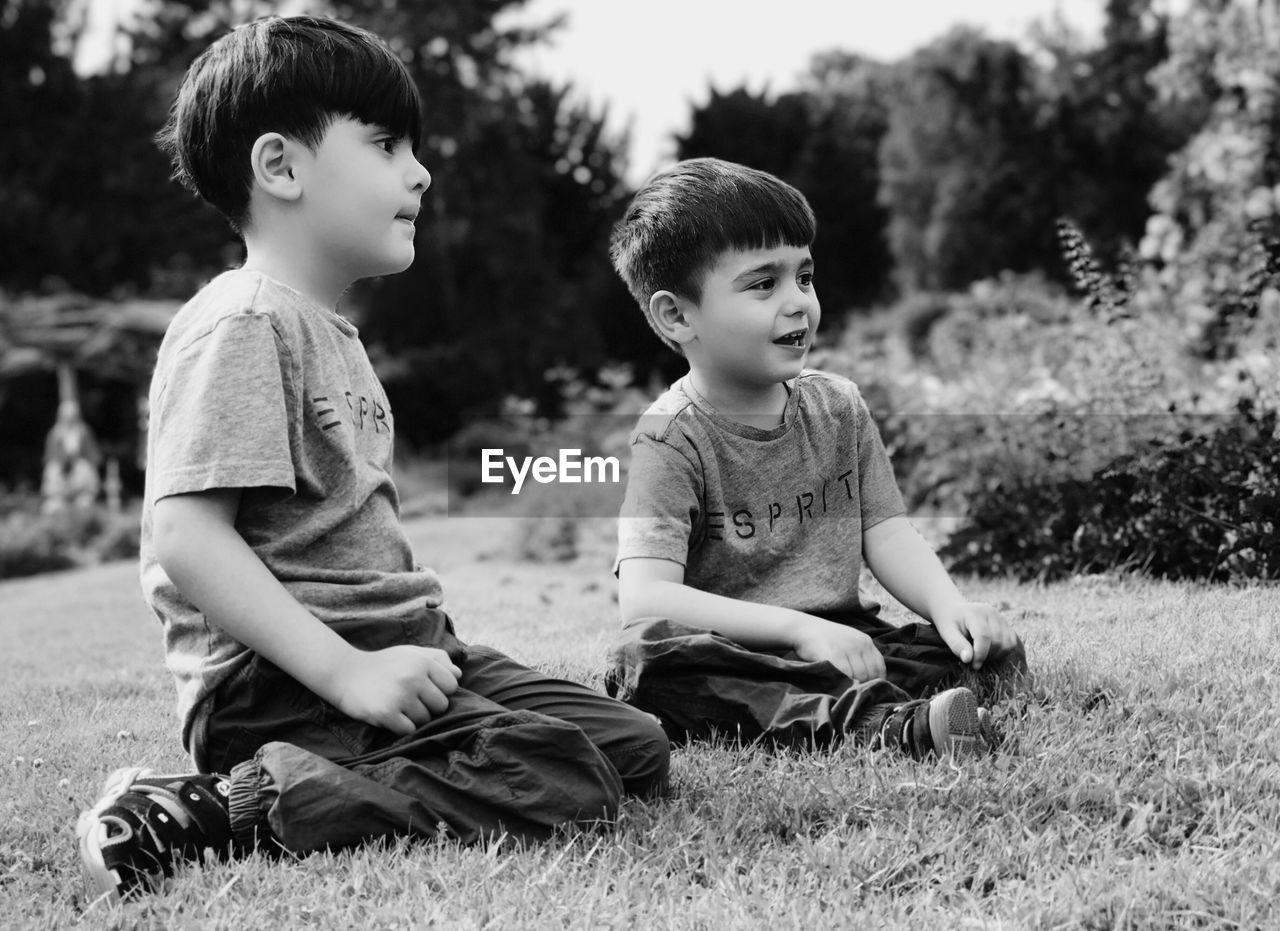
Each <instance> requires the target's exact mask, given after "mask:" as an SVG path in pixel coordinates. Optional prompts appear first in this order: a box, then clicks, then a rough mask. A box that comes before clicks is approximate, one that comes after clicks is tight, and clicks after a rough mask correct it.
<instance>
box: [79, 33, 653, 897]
mask: <svg viewBox="0 0 1280 931" xmlns="http://www.w3.org/2000/svg"><path fill="white" fill-rule="evenodd" d="M420 131H421V126H420V102H419V96H418V90H417V88H416V87H415V85H414V83H413V81H412V79H411V77H410V75H409V72H408V71H407V69H406V68H405V66H404V64H403V62H401V60H400V59H399V58H398V57H397V56H396V55H395V53H393V52H392V51H391V50H390V49H389V48H388V47H387V46H386V45H385V44H384V43H383V42H382V41H381V40H380V39H378V38H376V37H375V36H373V35H371V34H369V33H367V32H365V31H363V30H361V29H357V28H353V27H351V26H347V25H344V24H342V23H340V22H337V21H334V20H328V19H315V18H310V17H293V18H280V17H270V18H267V19H263V20H259V21H256V22H254V23H251V24H249V25H246V26H242V27H240V28H239V29H236V30H234V31H232V32H231V33H230V34H228V35H226V36H224V37H223V38H221V39H219V40H218V41H217V42H215V43H214V44H213V45H212V46H211V47H210V48H209V49H207V50H206V51H205V52H204V53H203V54H202V55H201V56H200V57H199V58H198V59H197V60H196V61H195V63H194V64H192V66H191V68H190V70H189V71H188V72H187V75H186V77H185V79H184V81H183V84H182V87H181V89H180V90H179V92H178V97H177V100H176V102H175V104H174V106H173V109H172V112H171V114H170V118H169V122H168V124H167V126H166V127H165V129H164V131H163V132H162V134H161V137H160V140H161V143H162V145H163V147H164V148H165V149H166V150H167V151H168V152H169V153H170V154H171V155H172V157H173V160H174V164H175V166H176V169H177V177H178V178H179V179H180V180H182V181H183V182H184V183H185V184H186V185H188V186H189V187H190V188H192V189H193V190H194V191H196V192H197V193H198V194H199V195H200V196H202V197H203V198H204V199H205V200H207V201H208V202H209V203H211V204H213V205H214V206H215V207H217V208H218V209H219V210H220V211H222V213H223V214H225V215H226V217H227V218H228V219H229V220H230V222H231V224H232V226H233V227H234V228H235V229H236V230H237V231H238V232H239V233H240V234H241V235H242V236H243V238H244V243H245V253H246V259H245V262H244V265H243V266H241V267H240V268H237V269H234V270H232V271H228V272H226V273H224V274H222V275H220V276H219V277H217V278H215V279H214V280H213V281H212V282H210V283H209V284H207V285H206V286H205V287H204V288H202V289H201V290H200V292H199V293H197V294H196V295H195V296H194V297H193V298H192V299H191V300H190V302H188V303H187V305H186V306H185V307H183V309H182V310H181V311H180V312H179V313H178V315H177V316H176V317H175V318H174V320H173V322H172V324H171V325H170V327H169V330H168V332H167V333H166V335H165V339H164V342H163V345H162V346H161V349H160V354H159V357H158V360H157V365H156V371H155V375H154V378H153V381H152V385H151V395H150V402H151V429H150V436H149V449H148V455H147V489H146V499H145V503H144V511H143V518H142V520H143V525H142V555H141V559H142V585H143V589H144V594H145V596H146V598H147V600H148V602H149V604H150V605H151V607H152V609H153V610H154V612H155V614H156V615H157V617H158V618H159V619H160V621H161V622H162V623H163V626H164V642H165V654H166V661H167V665H168V667H169V669H170V671H171V672H172V673H173V675H174V678H175V680H176V684H177V690H178V714H179V717H180V719H181V725H182V740H183V743H184V746H185V747H186V748H187V749H188V751H189V752H190V754H191V757H192V759H193V761H194V762H195V765H196V768H197V769H198V771H199V772H197V773H192V774H188V775H158V774H155V773H151V772H150V771H147V770H143V769H141V768H137V767H134V768H126V769H121V770H118V771H117V772H115V773H114V774H113V775H111V776H110V777H109V778H108V779H107V783H106V785H105V787H104V789H103V794H102V798H101V799H100V800H99V801H98V803H97V804H96V805H95V806H94V807H93V808H92V809H91V810H90V811H87V812H85V813H84V814H83V815H82V816H81V818H80V821H79V824H78V829H77V833H78V835H79V842H80V855H81V860H82V863H83V867H84V871H85V874H86V878H87V882H88V888H89V891H90V893H91V895H93V896H102V895H105V896H110V897H113V898H115V897H119V896H122V895H126V894H128V893H131V892H134V891H137V890H145V889H149V888H154V887H155V885H156V884H157V883H158V882H159V881H160V880H161V879H163V877H164V876H166V875H168V874H170V873H171V872H172V871H173V868H174V863H175V861H179V860H183V859H192V858H196V857H199V856H201V855H203V854H204V853H205V852H206V851H212V852H214V853H215V854H225V853H227V852H229V851H232V852H234V851H247V850H250V849H253V848H255V847H259V848H265V849H268V850H270V849H283V850H287V851H290V852H292V853H297V854H302V853H307V852H309V851H314V850H320V849H326V848H328V849H335V850H336V849H340V848H343V847H348V846H351V845H355V844H360V843H362V842H364V841H367V840H373V839H382V838H388V837H394V836H414V837H433V836H436V835H439V834H443V835H445V836H448V837H453V838H457V839H459V840H461V841H474V840H477V839H480V838H484V837H489V836H491V835H495V834H497V833H500V832H507V833H510V834H513V835H516V836H521V837H540V836H545V835H546V834H548V833H549V832H551V831H552V830H553V829H554V828H555V827H556V826H557V825H561V824H566V823H572V822H590V821H595V820H598V819H602V818H604V819H607V818H609V817H611V816H612V815H613V814H614V812H615V811H616V810H617V808H618V804H619V801H620V799H621V797H622V796H623V794H624V793H645V794H649V793H654V792H660V791H662V790H663V788H664V787H665V784H666V778H667V764H668V754H669V745H668V741H667V738H666V736H665V734H664V733H663V732H662V729H661V728H659V727H658V726H657V724H655V723H654V721H653V719H652V718H651V717H650V716H649V715H647V714H643V713H641V712H639V711H637V710H636V709H634V708H630V707H627V706H626V705H624V704H623V703H621V702H618V701H615V700H613V699H611V698H607V697H605V696H604V695H601V694H598V693H596V692H594V691H592V690H590V689H588V688H585V687H584V686H581V685H577V684H575V683H572V682H566V681H562V680H558V679H552V678H549V677H547V676H544V675H541V674H539V673H537V672H535V671H533V670H531V669H528V668H525V667H523V666H520V665H518V664H517V663H515V662H514V661H512V660H511V659H509V658H507V657H506V656H504V655H502V654H501V653H499V652H497V651H496V650H492V649H489V648H487V647H477V646H469V645H467V644H466V643H464V642H462V641H461V640H459V639H458V637H457V636H456V635H455V632H454V625H453V622H452V621H451V619H450V617H449V615H448V614H446V613H445V611H444V610H442V608H441V604H442V601H443V595H442V592H441V586H440V581H439V579H438V578H437V577H436V574H435V573H434V572H432V571H431V570H430V569H426V568H424V567H422V566H420V565H419V564H417V563H416V562H415V561H414V558H413V554H412V553H411V552H410V547H409V543H408V540H407V539H406V537H405V534H404V531H403V529H402V527H401V525H400V520H399V504H398V498H397V495H396V490H395V486H394V485H393V484H392V480H391V456H392V447H393V436H394V433H395V422H394V419H393V418H392V415H391V409H390V406H389V405H388V403H387V397H386V395H385V394H384V392H383V390H382V386H381V385H380V384H379V382H378V379H377V377H376V376H375V375H374V372H373V368H372V367H371V366H370V363H369V359H368V356H367V355H366V353H365V349H364V346H363V345H362V344H361V342H360V339H359V335H358V333H357V331H356V328H355V327H354V326H352V324H351V323H350V322H348V321H347V320H346V319H344V318H343V317H342V316H340V315H339V314H338V307H339V301H340V298H341V297H342V294H343V293H344V292H345V291H346V290H347V288H348V287H350V285H351V284H352V282H354V281H356V280H357V279H359V278H365V277H369V276H374V275H389V274H393V273H396V272H400V271H403V270H404V269H406V268H407V267H408V266H409V264H410V263H411V262H412V261H413V257H414V233H415V229H414V221H415V219H416V218H417V216H418V211H419V209H420V204H421V200H422V197H423V194H424V193H425V192H426V190H427V187H428V185H429V184H430V182H431V176H430V175H429V174H428V172H427V170H426V169H425V168H424V167H423V166H422V165H421V164H420V163H419V161H418V159H417V157H416V155H415V152H416V149H417V145H418V139H419V135H420Z"/></svg>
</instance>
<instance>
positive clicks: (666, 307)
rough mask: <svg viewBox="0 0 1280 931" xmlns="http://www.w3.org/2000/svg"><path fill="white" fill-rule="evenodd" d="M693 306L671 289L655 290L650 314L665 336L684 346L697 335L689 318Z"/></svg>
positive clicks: (651, 300)
mask: <svg viewBox="0 0 1280 931" xmlns="http://www.w3.org/2000/svg"><path fill="white" fill-rule="evenodd" d="M691 306H692V305H690V303H689V302H688V301H686V300H684V299H683V298H681V297H679V296H678V295H676V294H675V293H673V292H671V291H655V292H654V293H653V296H652V297H650V298H649V316H650V317H651V318H652V319H653V322H654V325H655V326H656V327H657V328H658V331H659V332H660V333H661V334H662V335H663V336H665V337H666V338H667V339H669V340H671V341H672V342H673V343H676V344H677V345H680V346H683V345H684V344H685V343H691V342H693V339H694V337H695V336H696V335H697V334H695V333H694V332H693V326H692V325H691V323H690V320H689V310H690V307H691Z"/></svg>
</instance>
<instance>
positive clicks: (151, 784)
mask: <svg viewBox="0 0 1280 931" xmlns="http://www.w3.org/2000/svg"><path fill="white" fill-rule="evenodd" d="M230 787H231V784H230V782H229V781H228V780H227V778H226V777H225V776H205V775H198V774H190V775H173V776H163V775H157V774H156V773H153V772H152V771H151V770H149V769H142V768H141V767H129V768H125V769H118V770H116V771H115V772H114V773H112V774H111V775H110V776H108V777H107V781H106V782H105V783H103V786H102V798H101V799H99V801H98V803H97V804H96V805H94V806H93V808H91V809H89V810H88V811H86V812H84V813H83V814H81V815H80V820H79V821H78V822H77V823H76V836H77V837H78V838H79V841H80V864H81V870H82V872H83V874H84V884H85V892H86V894H87V896H88V898H87V901H90V902H92V901H94V900H96V899H99V898H101V897H103V896H106V897H108V898H109V900H110V901H112V902H115V901H119V900H120V899H122V898H124V897H126V896H129V895H131V894H135V893H139V892H146V891H155V889H156V888H157V887H158V886H159V885H160V883H161V881H162V880H163V879H164V877H166V876H171V875H173V869H174V864H175V863H176V862H179V861H191V860H198V859H200V858H201V857H202V856H203V855H205V853H206V852H211V853H212V854H213V855H214V856H222V855H225V854H226V853H227V851H228V849H229V848H230V846H231V819H230V817H229V816H228V814H227V795H228V793H229V791H230Z"/></svg>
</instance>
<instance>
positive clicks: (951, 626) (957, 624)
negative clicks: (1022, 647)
mask: <svg viewBox="0 0 1280 931" xmlns="http://www.w3.org/2000/svg"><path fill="white" fill-rule="evenodd" d="M933 626H934V627H936V628H937V629H938V633H939V634H941V635H942V639H943V640H945V641H946V642H947V646H949V647H951V652H952V653H954V654H955V655H956V656H958V657H960V661H961V662H962V663H969V664H970V665H972V666H973V668H974V669H981V668H982V664H983V663H985V662H986V661H987V659H988V658H994V657H996V656H999V655H1000V654H1001V653H1004V652H1005V651H1007V650H1011V649H1013V647H1014V645H1015V644H1017V642H1018V635H1017V634H1016V633H1014V631H1013V626H1012V625H1011V624H1010V623H1009V622H1008V621H1007V620H1005V618H1004V616H1003V615H1002V614H1001V613H1000V612H999V611H997V610H996V609H995V608H993V607H991V605H989V604H983V603H982V602H980V601H957V602H954V603H952V604H949V605H947V606H946V607H945V608H943V609H942V610H940V611H935V612H934V615H933Z"/></svg>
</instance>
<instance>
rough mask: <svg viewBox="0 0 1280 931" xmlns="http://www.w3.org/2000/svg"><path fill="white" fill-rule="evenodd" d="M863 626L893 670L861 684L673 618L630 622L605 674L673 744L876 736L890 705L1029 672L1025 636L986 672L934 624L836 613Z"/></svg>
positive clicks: (797, 742)
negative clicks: (975, 668) (976, 669)
mask: <svg viewBox="0 0 1280 931" xmlns="http://www.w3.org/2000/svg"><path fill="white" fill-rule="evenodd" d="M830 620H833V621H835V622H837V623H841V624H845V625H847V626H850V627H853V628H855V629H857V630H860V631H862V632H863V633H865V634H867V635H868V636H870V637H871V639H872V640H874V641H875V645H876V648H877V649H878V650H879V651H880V653H881V655H883V656H884V664H885V677H884V678H883V679H872V680H870V681H868V682H861V683H855V682H854V681H853V680H852V679H850V678H849V677H848V676H846V675H845V674H844V673H842V672H841V671H840V670H838V669H837V668H836V667H835V666H833V665H831V664H830V663H828V662H825V661H823V662H817V663H813V662H808V661H806V660H802V659H800V658H799V657H797V656H796V654H795V653H794V652H792V651H789V650H788V651H761V650H752V649H749V648H747V647H744V646H742V645H740V644H738V643H735V642H734V641H732V640H730V639H728V638H727V637H723V636H721V635H720V634H718V633H715V632H714V631H708V630H703V629H700V628H696V627H688V626H685V625H682V624H678V623H676V622H674V621H670V620H665V619H646V620H641V621H637V622H636V623H634V624H632V625H630V626H628V627H626V628H625V629H624V630H623V632H622V635H621V636H620V637H619V639H618V641H617V643H616V645H615V647H614V649H613V654H612V668H611V669H610V670H609V671H608V673H607V674H606V677H605V689H606V691H607V692H608V693H609V694H610V695H616V696H617V697H618V698H620V699H622V700H623V701H625V702H627V703H628V704H631V705H634V706H635V707H637V708H639V709H641V710H643V711H647V712H650V713H651V714H656V715H657V716H658V717H659V719H660V720H661V721H662V726H663V728H664V729H665V730H666V732H667V734H668V736H669V737H670V738H671V740H672V742H674V743H677V744H679V743H684V742H685V741H688V740H693V739H701V738H707V737H711V736H713V735H719V736H727V737H731V738H736V739H740V740H743V741H754V740H764V741H767V742H769V743H772V744H776V745H781V746H825V745H828V744H831V743H834V742H836V741H839V740H843V739H845V738H846V737H852V738H853V739H858V740H862V741H865V740H868V739H870V737H871V736H872V735H873V734H874V732H875V729H876V722H877V721H878V720H879V719H880V718H883V715H884V712H885V709H886V708H888V707H891V706H892V705H894V704H897V703H901V702H904V701H908V700H911V699H913V698H921V697H924V696H926V695H928V694H931V693H933V692H935V691H937V690H939V689H941V688H945V687H949V686H951V685H955V684H964V685H979V684H980V682H981V680H989V679H993V678H996V679H999V678H1008V677H1011V676H1017V675H1020V674H1023V673H1025V672H1026V652H1025V650H1024V649H1023V646H1022V643H1021V642H1019V643H1018V644H1017V646H1016V647H1015V648H1014V649H1013V650H1011V651H1009V652H1008V653H1007V654H1005V655H1004V656H1002V657H1000V658H998V659H996V660H995V661H991V660H989V661H988V663H987V664H986V665H985V666H984V668H983V670H982V672H981V673H980V674H978V673H973V672H972V671H971V670H969V668H968V667H966V666H965V665H963V664H962V663H961V662H960V660H959V659H958V658H957V657H956V656H955V654H954V653H952V652H951V648H950V647H948V646H947V644H946V642H945V641H944V640H943V639H942V637H941V635H939V634H938V631H937V630H936V629H935V628H934V627H933V626H932V625H929V624H907V625H905V626H901V627H899V626H896V625H893V624H889V623H887V622H885V621H883V620H881V619H880V618H879V617H878V616H877V614H876V613H875V612H873V611H868V612H861V613H850V614H845V615H840V616H833V617H831V618H830Z"/></svg>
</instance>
